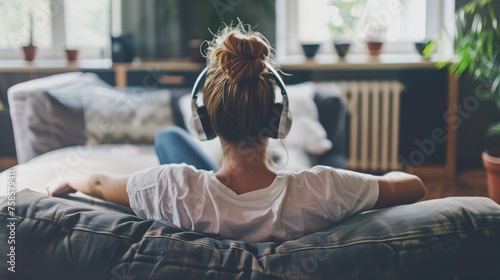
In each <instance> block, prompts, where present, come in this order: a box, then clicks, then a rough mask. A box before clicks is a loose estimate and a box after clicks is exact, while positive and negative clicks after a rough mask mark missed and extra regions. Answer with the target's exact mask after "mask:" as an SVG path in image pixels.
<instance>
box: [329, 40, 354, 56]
mask: <svg viewBox="0 0 500 280" xmlns="http://www.w3.org/2000/svg"><path fill="white" fill-rule="evenodd" d="M333 45H334V46H335V50H337V55H338V56H339V57H340V58H343V57H345V56H346V55H347V52H348V51H349V47H350V46H351V43H334V44H333Z"/></svg>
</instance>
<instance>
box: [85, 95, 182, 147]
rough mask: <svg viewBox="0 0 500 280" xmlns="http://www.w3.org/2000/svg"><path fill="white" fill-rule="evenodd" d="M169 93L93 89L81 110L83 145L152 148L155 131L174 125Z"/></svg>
mask: <svg viewBox="0 0 500 280" xmlns="http://www.w3.org/2000/svg"><path fill="white" fill-rule="evenodd" d="M170 101H171V96H170V92H169V91H168V90H166V89H164V90H154V91H146V90H144V89H141V88H135V89H132V90H130V89H129V90H127V91H121V90H118V89H114V88H105V87H101V88H96V89H95V90H94V91H93V92H92V95H91V98H89V99H88V102H87V104H86V105H85V107H84V118H85V131H86V135H87V144H90V145H93V144H103V143H131V144H152V143H154V137H155V135H156V133H157V132H158V130H160V129H161V128H162V127H165V126H171V125H174V120H173V117H172V110H171V105H170V104H171V102H170Z"/></svg>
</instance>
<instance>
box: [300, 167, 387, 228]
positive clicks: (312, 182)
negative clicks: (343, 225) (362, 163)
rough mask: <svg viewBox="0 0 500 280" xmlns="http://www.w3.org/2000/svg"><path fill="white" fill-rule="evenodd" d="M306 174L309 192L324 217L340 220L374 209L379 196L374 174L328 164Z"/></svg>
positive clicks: (335, 220)
mask: <svg viewBox="0 0 500 280" xmlns="http://www.w3.org/2000/svg"><path fill="white" fill-rule="evenodd" d="M310 171H311V172H310V173H309V174H308V175H307V177H308V178H307V183H306V184H305V185H307V186H308V188H307V189H308V192H309V195H310V196H311V198H312V201H315V202H316V204H315V206H314V208H315V209H316V210H317V211H318V213H320V215H321V216H323V217H328V218H329V219H331V220H332V221H334V222H340V221H342V220H344V219H346V218H348V217H350V216H352V215H354V214H356V213H359V212H363V211H366V210H371V209H373V206H374V205H375V203H376V202H377V199H378V195H379V186H378V180H377V177H376V176H373V175H370V174H365V173H359V172H354V171H349V170H343V169H334V168H332V167H328V166H317V167H313V168H312V169H311V170H310Z"/></svg>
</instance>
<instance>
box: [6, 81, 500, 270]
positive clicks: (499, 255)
mask: <svg viewBox="0 0 500 280" xmlns="http://www.w3.org/2000/svg"><path fill="white" fill-rule="evenodd" d="M93 83H94V84H93ZM92 84H93V85H92ZM311 88H313V89H314V92H312V93H311V92H310V93H309V94H305V93H304V94H303V95H306V96H308V98H309V99H311V100H313V101H314V104H316V105H315V107H316V109H317V111H316V113H314V112H313V113H311V112H310V111H311V107H310V106H309V107H308V106H306V105H305V104H306V103H305V102H306V101H304V100H303V99H300V98H303V96H300V97H299V100H301V101H300V102H299V103H298V104H300V105H301V106H299V107H297V110H295V112H294V113H296V120H297V119H300V118H301V117H304V118H306V119H307V118H311V117H312V120H311V119H309V120H308V121H304V120H303V122H304V123H312V122H313V121H314V120H315V117H317V121H318V122H319V123H320V124H321V126H322V127H323V128H324V131H322V132H321V133H319V132H318V131H316V132H318V133H317V136H321V135H323V136H325V135H326V136H325V137H326V139H328V140H330V142H331V143H330V144H328V141H326V142H325V141H324V140H325V139H324V138H325V137H323V138H321V137H319V138H320V139H318V141H317V143H320V142H321V141H322V142H324V143H321V144H318V145H310V144H311V143H309V142H310V141H306V142H305V143H304V141H301V140H303V139H291V141H289V142H285V141H284V142H283V144H282V145H283V146H285V147H286V148H287V151H288V152H289V163H290V164H291V168H292V169H293V168H301V166H300V164H307V165H309V164H326V165H331V166H335V167H342V163H343V157H344V153H343V143H342V141H343V140H342V138H343V134H345V133H344V131H343V129H344V127H343V125H344V117H345V106H344V104H343V101H342V98H340V96H339V94H338V92H337V90H336V89H324V88H319V87H314V86H313V87H311V85H310V84H307V85H297V86H296V87H290V89H291V91H293V90H294V89H297V90H298V91H299V92H306V91H307V90H306V89H309V91H310V89H311ZM165 90H166V89H149V88H148V89H146V90H144V91H145V92H147V94H148V97H145V96H144V95H142V92H141V95H138V96H135V95H134V94H137V89H133V88H129V89H126V90H117V89H114V88H112V87H111V86H109V85H106V84H102V83H101V81H99V80H98V79H96V77H95V75H88V74H87V73H70V74H64V75H62V76H59V75H58V76H57V77H50V78H48V79H43V80H37V81H31V82H28V83H26V84H21V85H18V86H15V87H13V88H11V89H10V90H9V101H10V104H11V106H12V108H11V113H12V120H13V127H14V133H15V139H16V149H17V153H18V156H19V161H20V164H19V165H18V166H16V167H14V168H12V169H10V170H8V171H5V172H3V173H1V174H0V181H1V182H8V184H7V185H8V186H11V188H8V187H6V188H2V191H3V192H4V193H3V194H0V196H3V199H1V198H0V201H1V202H0V209H1V210H0V220H1V222H2V225H7V226H2V227H0V240H2V241H1V242H0V256H1V257H0V279H498V277H499V275H500V266H498V263H500V206H499V205H498V204H496V203H495V202H493V201H492V200H490V199H488V198H484V197H451V198H444V199H436V200H429V201H422V202H418V203H415V204H410V205H402V206H396V207H391V208H387V209H382V210H377V211H367V212H364V213H360V214H357V215H355V216H353V217H351V218H349V219H348V220H346V221H344V222H342V223H340V224H336V225H332V226H331V227H329V228H325V229H323V230H321V231H319V232H316V233H313V234H310V235H307V236H304V237H301V238H299V239H297V240H290V241H286V242H262V243H247V242H242V241H238V240H227V239H220V238H217V237H214V236H208V235H203V234H199V233H195V232H190V231H184V230H182V229H180V228H178V227H176V226H175V225H173V224H171V223H169V222H168V221H155V220H143V219H141V218H138V217H137V216H136V215H134V213H133V212H132V211H131V210H130V209H129V208H127V207H123V206H119V205H116V204H113V203H109V202H105V201H101V200H98V199H94V198H90V197H88V196H85V195H82V194H76V195H75V194H70V195H65V196H63V197H47V195H46V194H45V193H44V189H43V187H44V184H45V183H46V182H47V181H48V180H50V179H52V178H53V177H54V176H58V175H59V174H62V173H64V172H72V171H77V170H78V169H80V168H85V169H92V170H96V171H100V172H110V173H117V174H128V173H131V172H134V171H135V170H137V169H140V168H145V167H148V166H154V165H157V164H158V162H157V160H156V157H155V155H154V152H153V150H152V147H151V144H147V141H148V140H147V138H148V136H147V135H148V133H150V132H151V131H153V132H154V129H155V128H154V127H150V126H149V122H148V121H147V120H151V119H152V120H153V123H158V122H160V119H162V120H163V121H161V122H162V124H167V123H168V124H173V125H179V126H182V127H185V126H184V123H185V119H186V113H185V109H182V107H183V106H185V104H184V103H186V100H188V101H187V102H189V96H188V97H187V99H186V97H185V96H186V92H188V91H189V89H168V92H165ZM95 92H101V93H102V96H104V97H102V96H99V97H96V96H95ZM125 94H132V95H130V96H132V97H134V98H131V97H130V96H129V97H128V98H126V99H125V100H126V101H127V102H129V101H132V102H130V104H128V105H127V106H129V105H130V106H131V107H126V108H128V109H127V110H118V111H116V110H115V109H117V108H120V106H121V105H123V104H121V103H116V102H118V101H116V99H117V98H116V96H122V95H125ZM155 94H158V96H156V97H151V98H152V99H151V100H148V98H150V97H149V95H155ZM110 95H112V100H114V102H115V103H109V102H107V101H106V99H105V98H106V97H109V96H110ZM165 95H168V96H169V99H164V97H165ZM292 95H293V94H292ZM90 97H91V98H90ZM101 97H102V98H101ZM103 98H104V99H103ZM91 99H92V100H91ZM95 100H99V102H98V103H97V104H92V102H93V101H95ZM108 101H109V100H108ZM120 104H121V105H120ZM145 104H149V105H148V106H151V107H154V106H156V105H158V106H160V107H161V108H165V106H167V105H168V104H170V107H172V112H171V114H167V115H165V114H164V112H159V113H160V114H159V115H155V116H149V115H147V113H145V112H142V109H144V107H147V106H145ZM183 104H184V105H183ZM138 105H140V106H139V107H133V106H138ZM124 108H125V107H124ZM89 112H90V113H89ZM130 112H132V113H134V114H139V112H142V113H140V114H141V116H143V117H144V118H142V119H141V118H140V117H138V116H136V115H134V116H130ZM183 112H184V113H183ZM85 114H90V116H85ZM116 116H120V117H119V118H118V119H116ZM109 117H113V118H112V120H115V121H117V120H119V121H123V122H125V123H126V124H127V125H125V126H121V124H117V123H115V122H110V121H109V120H108V119H107V118H109ZM137 118H139V119H140V120H137ZM96 119H97V120H98V121H97V123H93V124H92V121H95V120H96ZM297 123H301V121H300V120H299V121H298V122H297ZM299 126H300V125H299ZM313 126H314V125H311V127H313ZM129 127H134V131H133V132H134V133H135V134H134V135H129V134H130V131H127V129H128V128H129ZM91 128H96V129H91ZM110 128H112V129H110ZM156 129H157V128H156ZM305 129H306V131H307V129H310V128H309V127H307V128H305ZM139 132H140V133H139ZM291 133H292V132H291ZM294 133H298V135H300V134H301V133H304V132H300V131H299V132H294ZM308 133H309V132H308ZM310 134H313V132H310ZM292 138H293V137H292ZM299 138H300V137H299ZM303 138H306V136H304V137H303ZM116 139H120V140H121V141H122V143H116V141H117V140H116ZM138 139H139V140H138ZM213 143H214V142H209V144H208V146H203V145H205V144H200V147H201V148H202V149H203V150H204V151H206V152H207V154H210V152H211V151H213V150H216V146H214V144H213ZM280 145H281V143H280V142H279V143H276V149H277V150H278V151H279V150H280V149H281V150H283V147H281V146H280ZM321 147H322V148H321ZM319 148H321V149H319ZM270 155H271V158H273V157H274V158H273V159H274V160H275V161H276V162H277V168H286V166H288V164H287V165H282V160H281V158H282V152H278V153H273V152H272V151H271V152H270ZM209 156H213V155H209ZM214 160H216V158H214ZM294 161H299V162H298V163H293V162H294ZM304 161H305V162H306V163H304ZM318 187H321V186H318ZM14 190H16V191H17V192H15V191H14ZM13 270H15V272H13Z"/></svg>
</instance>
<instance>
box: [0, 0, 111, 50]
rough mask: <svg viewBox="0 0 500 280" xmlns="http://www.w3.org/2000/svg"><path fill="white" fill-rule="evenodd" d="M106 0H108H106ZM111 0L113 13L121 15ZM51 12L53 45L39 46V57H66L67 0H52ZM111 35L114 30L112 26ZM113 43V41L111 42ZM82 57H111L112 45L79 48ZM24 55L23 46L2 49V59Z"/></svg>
mask: <svg viewBox="0 0 500 280" xmlns="http://www.w3.org/2000/svg"><path fill="white" fill-rule="evenodd" d="M105 1H106V0H105ZM108 1H110V9H111V11H110V13H111V15H113V16H115V15H119V14H120V13H116V12H115V11H114V9H116V8H119V7H116V6H115V5H113V3H115V2H116V1H112V0H108ZM50 12H51V19H52V22H51V33H52V47H51V48H49V49H44V48H38V50H37V57H40V58H41V59H66V53H65V46H66V22H65V12H66V9H65V0H50ZM109 31H110V36H111V33H112V30H111V28H110V30H109ZM110 40H111V39H110ZM110 44H111V42H110ZM78 51H79V54H78V56H79V57H80V58H89V59H92V58H109V57H110V56H111V54H110V47H109V46H108V47H106V48H103V49H98V48H79V49H78ZM23 57H24V54H23V51H22V48H17V49H0V59H20V58H21V59H22V58H23Z"/></svg>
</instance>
